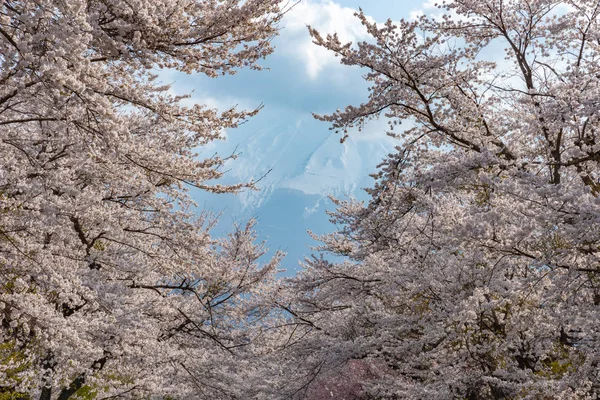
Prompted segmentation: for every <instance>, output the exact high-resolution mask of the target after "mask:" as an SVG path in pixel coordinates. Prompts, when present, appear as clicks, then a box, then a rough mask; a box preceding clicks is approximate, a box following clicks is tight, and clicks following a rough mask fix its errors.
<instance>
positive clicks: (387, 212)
mask: <svg viewBox="0 0 600 400" xmlns="http://www.w3.org/2000/svg"><path fill="white" fill-rule="evenodd" d="M439 12H440V15H433V16H431V17H428V16H422V17H419V18H418V19H416V20H412V21H405V20H402V21H399V22H396V23H394V22H391V21H389V22H387V23H386V24H383V25H379V24H375V23H372V22H370V21H369V19H368V18H367V17H366V16H365V15H364V14H362V13H359V15H358V18H360V19H361V21H362V23H363V25H364V26H365V27H366V28H367V29H368V31H369V33H370V35H371V40H369V41H368V42H364V43H357V44H354V45H353V44H344V43H341V42H340V41H339V40H338V38H337V36H335V35H330V36H327V37H322V36H321V35H320V34H319V33H318V32H317V31H315V30H312V29H311V34H312V35H313V38H314V40H315V42H316V43H317V44H318V45H320V46H323V47H325V48H327V49H329V50H331V51H333V52H335V53H336V54H337V55H338V56H340V57H341V62H342V63H344V64H347V65H351V66H360V67H364V68H366V69H367V73H366V75H365V79H366V80H367V81H368V82H369V83H370V86H371V88H370V94H369V98H368V101H367V102H365V103H364V104H362V105H360V106H357V107H352V106H350V107H347V108H346V109H344V110H338V111H337V112H335V113H334V114H332V115H329V116H318V118H319V119H322V120H324V121H329V122H330V123H331V124H332V126H333V129H336V130H340V131H345V130H347V129H349V128H353V127H360V126H361V124H362V123H363V122H364V121H366V120H368V119H371V118H374V117H378V116H381V115H385V116H386V117H387V118H389V120H390V123H391V125H392V128H395V129H393V130H392V132H394V133H393V134H394V135H397V137H398V138H399V142H398V143H399V145H398V147H397V149H396V151H395V152H394V153H393V154H391V155H389V157H388V158H386V159H385V160H384V161H383V162H382V164H381V165H380V168H379V171H378V172H377V174H376V175H374V177H375V178H376V183H375V185H374V187H373V188H371V189H369V190H368V192H369V194H370V196H371V199H370V201H369V202H368V204H366V205H363V204H361V203H357V202H355V201H337V204H338V210H337V212H335V213H334V214H333V216H332V218H333V221H334V222H336V223H339V224H341V226H342V227H343V228H341V229H340V230H339V231H338V232H337V233H335V234H331V235H327V236H324V237H322V241H323V250H325V251H329V252H333V253H335V254H338V255H344V256H348V258H347V261H344V262H328V261H326V260H324V259H314V260H312V261H309V262H308V263H307V265H306V268H305V270H304V272H303V273H302V274H300V276H299V277H297V278H296V279H294V280H293V281H292V285H291V289H290V290H291V291H292V293H294V294H293V295H291V296H292V297H291V298H292V300H290V301H289V303H288V304H290V305H289V308H290V310H291V312H293V314H294V315H295V316H296V321H297V324H298V326H300V327H303V329H298V330H297V332H296V335H306V336H305V340H306V338H309V339H308V340H307V341H306V342H305V344H304V346H303V347H301V348H299V349H298V351H299V352H302V354H308V353H309V351H308V350H307V346H312V347H311V348H312V349H313V352H312V354H311V356H310V357H311V360H312V363H313V364H312V365H313V366H319V368H318V369H317V368H316V367H315V368H313V369H312V370H311V371H310V372H311V373H312V374H313V375H312V376H309V378H307V382H309V379H312V381H311V382H312V385H313V389H312V390H313V391H312V393H313V396H312V398H316V396H318V393H322V392H327V390H322V389H323V387H326V388H327V387H328V385H329V387H332V388H335V387H336V385H337V384H332V382H335V379H336V376H344V374H346V373H347V370H348V369H347V367H344V366H345V365H348V360H352V359H354V360H355V361H351V362H352V363H356V362H357V361H356V360H360V362H362V363H363V365H364V366H365V368H370V369H371V370H372V371H373V374H372V375H373V376H374V377H373V378H371V379H364V381H363V385H362V387H361V388H360V390H355V391H354V397H355V398H359V396H362V397H360V398H376V399H388V398H389V399H453V398H466V399H525V398H527V399H542V398H543V399H566V398H573V399H575V398H577V399H595V398H598V396H599V395H600V258H599V256H600V198H599V194H600V183H599V179H600V171H599V168H598V166H599V161H600V136H599V135H600V133H599V129H600V3H598V2H597V1H591V0H569V1H551V0H455V1H450V2H447V3H445V4H444V5H442V6H441V7H440V10H439ZM503 49H504V51H502V50H503ZM403 121H407V122H408V125H409V126H410V127H409V128H407V129H405V130H401V129H398V127H397V125H398V124H399V123H400V122H403ZM327 348H331V349H334V350H335V351H331V352H328V351H325V350H324V349H327ZM319 354H320V355H319ZM327 365H329V366H330V368H329V369H327V368H326V366H327ZM336 366H337V367H339V368H340V369H339V371H340V372H336V371H335V369H334V370H332V369H331V368H335V367H336ZM324 371H328V372H324ZM316 372H319V373H320V374H321V375H323V377H322V378H319V377H317V378H316V379H313V378H314V374H315V373H316ZM327 374H329V375H327ZM332 390H333V389H332ZM329 392H330V393H332V392H331V391H329ZM302 395H304V396H305V397H307V398H311V389H310V388H309V387H307V388H306V390H304V392H303V394H302ZM323 398H326V396H324V397H323Z"/></svg>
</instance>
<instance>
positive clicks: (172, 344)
mask: <svg viewBox="0 0 600 400" xmlns="http://www.w3.org/2000/svg"><path fill="white" fill-rule="evenodd" d="M281 15H282V10H281V9H280V2H279V1H274V0H245V1H239V0H2V1H1V2H0V323H1V328H0V398H3V399H6V398H10V399H16V398H23V399H29V398H39V399H41V400H46V399H61V400H64V399H69V398H114V397H128V398H141V397H145V398H159V397H161V396H168V397H169V398H182V399H183V398H185V399H188V398H204V399H219V398H251V397H253V396H254V393H255V391H257V390H259V389H258V385H257V383H260V382H261V380H258V379H253V376H254V374H257V373H258V372H257V371H259V370H260V368H259V365H258V364H257V363H256V362H255V358H254V356H255V353H256V350H255V344H259V343H260V341H261V340H262V339H261V337H262V334H261V332H262V328H263V327H264V326H267V325H268V324H269V321H268V319H269V318H271V316H272V313H271V311H270V308H269V307H268V304H269V303H270V301H271V300H270V297H271V296H272V294H273V291H274V285H273V282H274V274H275V271H276V267H277V264H278V261H279V259H280V255H279V254H278V255H276V256H275V257H274V258H273V260H272V261H270V262H268V263H266V264H265V265H263V266H260V265H259V264H258V263H257V259H258V258H259V257H260V256H261V255H262V254H263V253H264V249H263V248H262V247H261V246H260V245H258V246H257V245H255V244H253V242H254V240H255V235H254V234H253V232H252V223H250V224H249V225H248V226H246V227H243V226H242V227H240V228H238V229H236V230H235V232H234V233H233V234H232V235H231V236H230V237H229V238H226V239H223V240H215V239H212V238H211V237H210V235H209V228H210V225H211V219H210V217H209V216H207V215H200V216H197V215H196V211H195V209H194V205H193V203H192V201H191V200H190V198H189V197H188V195H187V194H186V188H188V187H190V186H193V187H197V188H201V189H205V190H209V191H213V192H235V191H237V190H239V189H242V188H243V187H244V186H252V184H253V183H252V182H250V183H243V184H239V185H236V186H219V185H216V184H211V183H210V181H211V180H214V179H216V178H219V177H220V176H221V171H220V167H221V166H222V165H223V163H224V161H225V160H224V159H221V158H219V157H213V158H209V159H199V158H197V157H196V155H195V149H196V148H198V147H199V146H202V145H205V144H206V143H208V142H210V141H212V140H215V139H219V138H220V136H221V134H222V132H223V129H226V128H234V127H236V126H237V125H238V124H239V123H240V122H242V121H244V120H245V119H246V118H248V117H250V116H252V115H253V114H254V113H255V112H256V111H238V110H236V109H230V110H227V111H224V112H222V113H219V112H217V111H215V110H212V109H209V108H206V107H204V106H202V105H194V106H191V107H184V106H183V105H182V102H181V100H182V99H183V97H178V96H174V95H172V94H170V92H169V91H168V89H169V87H168V86H162V85H161V84H160V83H159V82H158V81H157V78H156V76H155V75H154V74H153V71H154V72H156V70H157V69H159V68H170V69H175V70H178V71H183V72H187V73H190V72H201V73H204V74H206V75H208V76H211V77H216V76H218V75H221V74H227V73H234V72H235V71H236V70H237V69H239V68H241V67H249V68H260V67H259V65H258V64H257V61H258V60H260V59H262V58H263V57H265V56H266V55H268V54H269V53H271V51H272V47H271V45H270V40H271V39H272V38H273V36H274V35H275V34H276V33H277V23H278V21H279V20H280V18H281Z"/></svg>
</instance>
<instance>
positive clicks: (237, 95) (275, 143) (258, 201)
mask: <svg viewBox="0 0 600 400" xmlns="http://www.w3.org/2000/svg"><path fill="white" fill-rule="evenodd" d="M359 7H362V9H363V11H364V12H365V13H366V14H367V15H369V16H370V17H372V18H373V19H375V20H376V21H378V22H383V21H385V20H386V19H387V18H391V19H394V20H397V19H400V18H413V17H414V16H415V15H417V13H419V12H420V10H423V9H427V8H430V7H431V5H430V4H429V3H425V4H424V2H423V1H420V0H338V1H331V0H302V1H301V2H300V3H298V4H296V5H295V6H294V7H293V9H292V10H291V11H290V12H289V13H288V14H287V15H286V16H285V18H284V20H283V22H282V24H281V27H282V30H281V34H280V36H279V37H278V38H277V39H276V40H275V42H274V43H275V46H276V50H275V53H274V54H273V55H271V56H270V57H269V58H268V59H267V60H265V61H264V62H263V65H264V66H265V67H268V68H269V70H268V71H242V72H240V73H238V74H236V75H234V76H229V77H222V78H218V79H209V78H205V77H202V76H198V75H190V76H188V75H181V74H170V75H169V74H166V75H165V79H164V80H165V81H166V82H169V83H172V84H173V90H174V91H175V92H177V93H190V92H192V93H191V94H192V96H193V97H192V99H191V101H194V102H199V103H206V104H209V105H210V106H213V107H217V108H220V109H225V108H228V107H231V106H232V105H238V106H239V107H244V108H255V107H257V106H259V105H260V104H263V105H264V108H263V109H262V111H261V112H260V113H259V114H258V115H257V116H256V117H254V118H252V119H251V120H250V121H249V122H247V123H246V124H244V125H243V126H242V127H241V128H239V129H236V130H230V131H228V132H227V133H226V136H227V140H226V141H224V142H219V143H216V144H214V145H211V146H210V147H208V148H206V149H204V152H205V154H206V155H212V154H214V153H215V152H216V153H218V154H220V155H222V156H225V155H228V154H231V153H232V152H233V151H234V150H235V149H237V152H239V153H241V155H240V157H239V158H238V159H237V160H235V161H234V162H232V163H231V165H229V166H228V167H229V171H228V173H227V178H226V181H229V182H236V181H240V180H242V181H244V180H250V179H252V178H255V179H256V178H258V177H260V176H262V175H264V174H265V173H266V172H267V171H269V170H270V172H269V174H268V175H267V176H266V177H265V178H264V179H263V180H262V181H261V182H260V185H259V186H260V187H261V191H259V192H246V193H242V194H241V195H237V196H234V195H218V196H216V195H209V194H206V193H202V192H194V193H193V195H194V198H195V199H196V201H197V202H198V204H199V205H200V206H201V207H203V208H207V209H209V210H211V211H212V212H214V213H219V214H221V223H220V225H219V226H218V227H217V229H216V232H214V233H215V234H217V235H222V234H224V233H226V232H227V230H229V229H230V228H231V225H232V222H236V221H242V222H243V221H244V220H247V219H248V218H251V217H254V218H256V219H257V220H258V230H259V232H260V237H261V239H265V240H267V243H268V247H269V248H270V249H271V250H272V251H274V250H284V251H286V252H287V253H288V256H287V257H286V259H285V260H284V263H283V265H282V267H283V268H285V269H287V270H288V271H289V272H288V273H293V272H294V271H295V270H297V268H298V260H300V259H302V258H303V257H304V256H307V255H310V254H311V250H310V248H309V246H310V245H315V242H314V241H312V240H311V238H310V237H309V236H308V234H307V233H306V231H307V229H311V230H312V231H314V232H316V233H325V232H329V231H332V230H333V229H334V227H333V226H332V225H330V224H329V222H328V216H327V215H326V213H325V210H327V209H332V207H331V203H330V202H329V200H328V195H334V196H336V197H344V196H355V197H358V198H365V195H364V193H363V191H362V188H364V187H367V186H370V185H371V184H372V179H371V178H370V177H369V174H370V173H372V172H374V171H375V166H376V165H377V163H378V162H379V161H380V160H381V159H382V158H383V157H384V156H385V155H386V154H388V153H389V152H390V151H391V150H393V148H394V146H395V143H394V141H393V140H392V139H391V138H389V137H387V136H386V135H385V132H384V130H385V125H386V124H385V122H384V121H374V122H373V123H371V124H370V125H368V126H367V129H366V130H365V131H363V132H360V133H356V134H354V135H351V136H350V138H349V139H348V140H347V141H346V142H345V143H344V144H340V142H339V139H340V136H339V135H338V134H335V133H333V132H332V131H330V130H329V126H328V125H327V123H324V122H319V121H316V120H315V119H314V118H313V117H312V113H313V112H315V113H321V114H325V113H330V112H332V111H334V110H335V109H336V108H342V107H345V106H346V105H348V104H358V103H360V102H361V101H362V100H364V99H366V96H367V90H366V89H367V87H366V85H365V83H364V82H363V80H362V78H361V74H362V73H364V71H361V70H360V69H353V68H349V67H347V66H342V65H339V63H338V60H337V59H336V58H335V57H334V56H333V55H331V54H329V53H328V52H327V51H325V50H323V49H321V48H319V47H317V46H315V45H313V44H312V43H311V39H310V37H309V35H308V31H307V29H306V25H311V26H313V27H315V28H317V29H318V30H319V31H321V32H322V33H324V34H325V33H333V32H337V33H338V34H339V36H340V38H341V39H342V40H343V41H353V42H356V41H360V40H364V39H366V38H367V36H366V34H365V31H364V29H362V26H361V25H360V23H359V22H358V20H357V19H356V18H355V17H354V13H355V11H356V10H357V9H358V8H359Z"/></svg>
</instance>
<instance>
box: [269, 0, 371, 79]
mask: <svg viewBox="0 0 600 400" xmlns="http://www.w3.org/2000/svg"><path fill="white" fill-rule="evenodd" d="M356 11H357V10H354V9H352V8H349V7H343V6H341V5H340V4H338V3H335V2H333V1H331V0H306V1H303V2H301V3H299V4H297V5H296V6H295V7H294V8H292V10H291V11H290V12H289V13H288V14H287V15H286V16H285V18H284V21H283V24H284V29H283V31H282V33H281V34H282V39H283V40H284V42H285V43H284V44H283V46H280V48H279V51H281V52H284V53H287V54H288V55H289V56H291V57H294V58H296V59H297V60H298V61H300V62H303V63H304V64H305V69H306V73H307V75H308V76H309V78H311V79H316V78H317V77H318V75H319V73H320V72H321V71H322V70H323V69H324V68H326V67H328V66H331V65H337V64H339V59H336V57H335V56H334V55H333V53H331V52H330V51H328V50H325V49H324V48H322V47H319V46H317V45H315V44H313V43H312V39H311V37H310V35H309V34H308V29H307V28H306V26H307V25H310V26H312V27H313V28H315V29H317V30H318V31H319V32H321V34H323V35H326V34H327V33H334V32H335V33H337V34H338V36H339V37H340V40H341V41H342V42H350V41H351V42H356V41H360V40H365V39H367V38H368V37H369V35H368V34H367V31H366V29H365V28H364V27H363V26H362V25H361V23H360V21H359V20H358V18H356V17H355V16H354V14H355V13H356Z"/></svg>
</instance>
